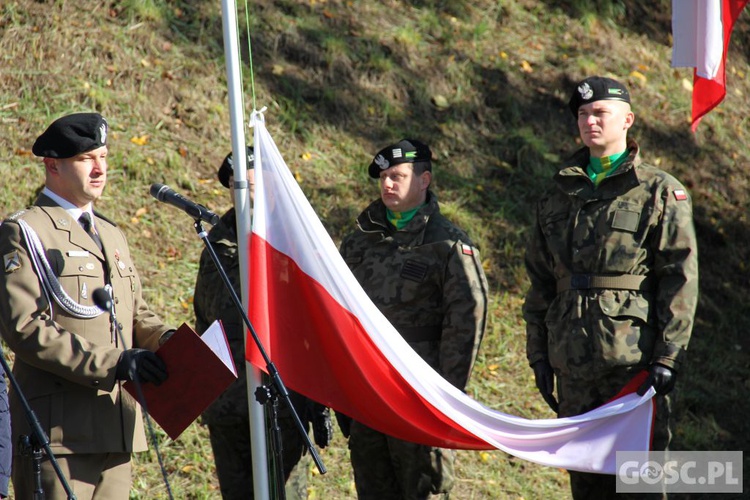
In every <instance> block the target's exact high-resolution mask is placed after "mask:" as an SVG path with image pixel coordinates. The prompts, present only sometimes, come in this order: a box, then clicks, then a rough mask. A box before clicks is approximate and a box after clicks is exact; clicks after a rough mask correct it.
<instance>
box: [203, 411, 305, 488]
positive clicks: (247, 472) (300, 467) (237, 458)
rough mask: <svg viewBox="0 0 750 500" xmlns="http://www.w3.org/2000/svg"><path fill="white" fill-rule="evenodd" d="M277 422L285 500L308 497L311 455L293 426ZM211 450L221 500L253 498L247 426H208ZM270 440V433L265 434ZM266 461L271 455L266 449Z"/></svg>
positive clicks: (246, 422) (245, 423)
mask: <svg viewBox="0 0 750 500" xmlns="http://www.w3.org/2000/svg"><path fill="white" fill-rule="evenodd" d="M286 424H287V423H286V422H285V421H284V420H280V423H279V427H281V429H282V430H281V441H282V461H283V464H284V467H283V468H284V478H285V480H286V482H285V487H284V491H285V493H286V498H287V499H288V500H304V499H306V498H307V478H308V474H309V471H310V462H311V459H310V455H309V454H308V453H305V452H306V451H307V450H306V449H305V442H304V441H303V439H302V436H300V434H299V432H298V431H297V429H296V427H294V426H293V423H292V424H291V425H286ZM208 431H209V433H210V438H211V448H212V450H213V453H214V461H215V462H216V473H217V475H218V477H219V486H220V488H221V497H222V499H223V500H249V499H250V500H251V499H252V498H253V469H252V449H251V443H250V424H249V422H248V421H245V422H243V423H241V424H234V425H222V424H209V425H208ZM267 434H268V438H269V439H271V436H270V432H269V431H267ZM268 453H269V459H270V460H273V458H274V457H273V456H272V455H273V453H272V451H271V448H270V447H269V451H268ZM269 468H270V470H271V477H270V479H269V488H270V490H271V492H273V491H275V489H274V488H275V486H276V485H275V483H274V477H275V476H274V468H273V467H269Z"/></svg>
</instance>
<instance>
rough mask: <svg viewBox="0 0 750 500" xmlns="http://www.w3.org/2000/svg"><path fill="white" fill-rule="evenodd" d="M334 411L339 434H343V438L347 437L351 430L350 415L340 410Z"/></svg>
mask: <svg viewBox="0 0 750 500" xmlns="http://www.w3.org/2000/svg"><path fill="white" fill-rule="evenodd" d="M335 413H336V422H338V424H339V429H341V434H343V435H344V437H345V438H347V439H349V434H351V430H352V417H350V416H348V415H344V414H343V413H341V412H340V411H337V412H335Z"/></svg>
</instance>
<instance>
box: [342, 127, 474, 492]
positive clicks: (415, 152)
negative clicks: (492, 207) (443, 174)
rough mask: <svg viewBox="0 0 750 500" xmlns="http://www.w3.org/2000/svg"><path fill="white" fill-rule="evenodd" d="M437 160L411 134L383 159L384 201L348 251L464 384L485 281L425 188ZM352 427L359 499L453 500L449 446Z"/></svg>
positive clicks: (424, 347) (445, 372) (421, 344)
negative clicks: (431, 499)
mask: <svg viewBox="0 0 750 500" xmlns="http://www.w3.org/2000/svg"><path fill="white" fill-rule="evenodd" d="M430 157H431V153H430V150H429V148H427V146H425V145H423V144H421V143H419V142H418V141H414V140H403V141H401V142H399V143H398V144H396V145H393V146H389V147H387V148H385V149H384V150H382V151H381V152H380V153H378V155H376V157H375V160H374V161H373V164H372V165H371V166H370V170H369V173H370V176H371V177H375V178H378V177H380V184H381V199H378V200H376V201H375V202H373V203H372V204H371V205H370V206H369V207H367V208H366V209H365V210H364V212H362V214H361V215H360V216H359V217H358V218H357V226H358V227H357V229H356V230H355V231H353V232H352V233H351V234H349V235H348V236H347V237H346V238H345V239H344V241H343V243H342V245H341V254H342V255H343V257H344V259H345V261H346V263H347V264H348V266H349V268H350V269H351V270H352V272H353V273H354V276H355V277H356V278H357V280H358V281H359V283H360V284H361V285H362V287H363V288H364V290H365V291H366V292H367V294H368V296H369V297H370V298H371V299H372V301H373V302H374V303H375V305H376V306H377V307H378V308H379V309H380V310H381V311H382V312H383V314H384V315H385V316H386V317H387V318H388V320H389V321H390V322H391V323H392V324H393V326H394V327H395V328H396V330H398V331H399V333H400V334H401V335H402V336H403V337H404V338H405V339H406V340H407V341H408V343H409V345H410V346H411V347H412V348H414V350H415V351H416V352H417V353H418V354H419V355H420V356H421V357H422V358H423V359H424V360H425V361H427V363H429V364H430V366H432V367H433V368H434V369H435V370H436V371H437V372H438V373H440V374H441V375H442V376H443V377H444V378H445V379H447V380H448V381H449V382H450V383H451V384H453V385H454V386H456V387H458V388H459V389H464V387H465V386H466V383H467V381H468V379H469V376H470V374H471V370H472V366H473V364H474V360H475V359H476V355H477V350H478V349H479V344H480V342H481V339H482V335H483V332H484V326H485V319H486V312H487V280H486V278H485V275H484V271H483V270H482V265H481V262H480V259H479V251H478V250H477V248H476V247H475V246H474V245H473V243H472V242H471V240H470V239H469V238H468V236H467V235H466V233H464V232H463V231H462V230H461V229H459V228H457V227H456V226H455V225H453V224H452V223H451V222H450V221H448V220H447V219H446V218H445V217H444V216H442V215H441V214H440V208H439V206H438V201H437V197H436V196H435V194H434V193H432V192H431V191H429V190H428V187H429V184H430V181H431V171H430V168H431V166H430ZM342 420H343V419H341V420H340V422H341V421H342ZM342 430H344V431H345V434H346V430H347V429H346V425H344V428H343V429H342ZM349 432H350V436H349V448H350V451H351V461H352V466H353V469H354V479H355V485H356V488H357V494H358V496H359V498H360V499H368V498H372V499H383V498H389V499H401V498H404V499H405V498H409V499H418V498H428V497H429V496H430V495H432V494H436V495H441V496H443V497H446V498H447V495H448V492H449V491H450V489H451V487H452V483H453V454H452V450H442V449H438V448H431V447H429V446H422V445H418V444H414V443H409V442H405V441H401V440H398V439H395V438H392V437H390V436H387V435H384V434H382V433H380V432H377V431H375V430H373V429H370V428H368V427H366V426H365V425H363V424H361V423H359V422H356V421H355V422H351V427H350V429H349Z"/></svg>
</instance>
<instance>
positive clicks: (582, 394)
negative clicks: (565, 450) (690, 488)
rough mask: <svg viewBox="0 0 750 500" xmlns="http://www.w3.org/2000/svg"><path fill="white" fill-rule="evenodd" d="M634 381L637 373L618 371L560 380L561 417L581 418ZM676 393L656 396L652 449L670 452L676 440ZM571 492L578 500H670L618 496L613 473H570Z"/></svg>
mask: <svg viewBox="0 0 750 500" xmlns="http://www.w3.org/2000/svg"><path fill="white" fill-rule="evenodd" d="M632 378H633V373H629V372H625V371H615V372H613V373H610V374H605V375H603V376H601V377H598V378H596V379H588V378H587V379H572V378H568V377H562V378H560V377H558V378H557V394H558V400H559V403H560V411H559V413H558V416H559V417H570V416H573V415H580V414H581V413H585V412H587V411H589V410H593V409H594V408H596V407H598V406H601V405H603V404H604V403H606V402H607V401H609V400H610V399H612V398H613V397H614V396H615V395H617V393H619V392H620V390H621V389H622V388H623V387H624V386H625V385H627V383H628V382H629V381H630V380H631V379H632ZM673 394H674V391H673V392H672V393H670V394H668V395H666V396H655V398H654V401H655V402H656V418H655V419H654V434H653V443H652V450H654V451H666V450H667V449H669V443H670V441H671V439H672V431H671V429H670V427H671V425H672V423H671V416H672V411H671V410H672V397H673ZM568 473H569V474H570V490H571V493H572V496H573V499H574V500H586V499H591V500H594V499H596V500H606V499H610V498H611V499H622V500H625V499H634V500H636V499H637V500H641V499H643V500H646V499H666V498H667V497H666V494H647V493H638V494H630V495H627V494H622V493H620V494H617V493H615V488H616V479H617V477H616V476H614V475H611V474H594V473H590V472H578V471H568Z"/></svg>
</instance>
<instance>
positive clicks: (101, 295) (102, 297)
mask: <svg viewBox="0 0 750 500" xmlns="http://www.w3.org/2000/svg"><path fill="white" fill-rule="evenodd" d="M91 298H93V299H94V304H96V306H97V307H98V308H99V309H101V310H103V311H107V312H111V311H112V296H111V295H110V294H109V292H108V291H107V290H106V288H97V289H96V290H94V293H93V294H91Z"/></svg>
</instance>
